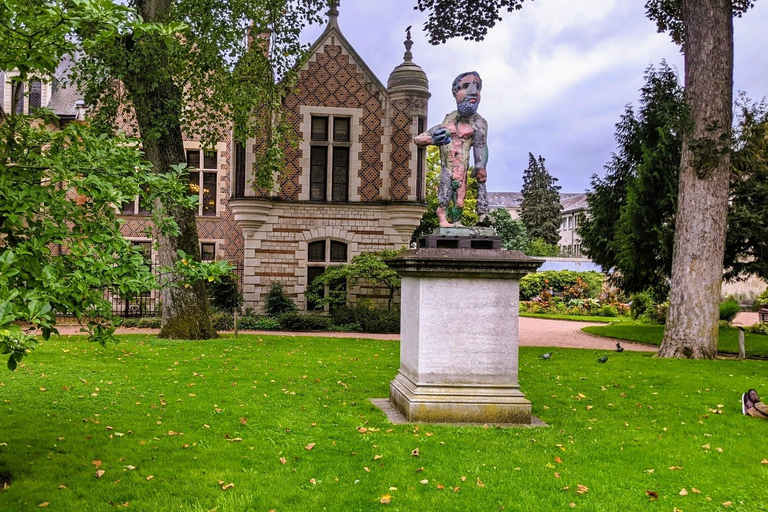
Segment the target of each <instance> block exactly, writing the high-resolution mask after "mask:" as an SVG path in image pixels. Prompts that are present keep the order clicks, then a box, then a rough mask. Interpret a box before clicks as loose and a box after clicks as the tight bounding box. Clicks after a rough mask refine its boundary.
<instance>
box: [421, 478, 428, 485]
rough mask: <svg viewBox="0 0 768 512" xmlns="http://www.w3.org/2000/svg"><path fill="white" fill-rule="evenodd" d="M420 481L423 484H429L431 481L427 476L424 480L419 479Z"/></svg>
mask: <svg viewBox="0 0 768 512" xmlns="http://www.w3.org/2000/svg"><path fill="white" fill-rule="evenodd" d="M419 483H420V484H421V485H427V484H428V483H429V480H427V479H426V478H425V479H424V480H419Z"/></svg>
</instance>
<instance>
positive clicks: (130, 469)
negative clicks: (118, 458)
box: [123, 466, 136, 471]
mask: <svg viewBox="0 0 768 512" xmlns="http://www.w3.org/2000/svg"><path fill="white" fill-rule="evenodd" d="M123 467H124V468H125V469H127V470H128V471H133V470H134V469H136V466H123Z"/></svg>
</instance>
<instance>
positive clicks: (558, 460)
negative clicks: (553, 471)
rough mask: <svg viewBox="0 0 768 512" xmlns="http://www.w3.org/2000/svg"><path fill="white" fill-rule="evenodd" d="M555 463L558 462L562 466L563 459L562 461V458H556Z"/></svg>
mask: <svg viewBox="0 0 768 512" xmlns="http://www.w3.org/2000/svg"><path fill="white" fill-rule="evenodd" d="M555 462H557V463H558V464H562V463H563V459H561V458H560V457H555Z"/></svg>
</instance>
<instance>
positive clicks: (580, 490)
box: [576, 484, 589, 494]
mask: <svg viewBox="0 0 768 512" xmlns="http://www.w3.org/2000/svg"><path fill="white" fill-rule="evenodd" d="M588 492H589V487H587V486H586V485H581V484H577V485H576V494H586V493H588Z"/></svg>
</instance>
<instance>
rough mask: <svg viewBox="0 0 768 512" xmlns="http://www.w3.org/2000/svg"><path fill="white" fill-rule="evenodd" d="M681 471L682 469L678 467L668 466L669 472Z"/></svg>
mask: <svg viewBox="0 0 768 512" xmlns="http://www.w3.org/2000/svg"><path fill="white" fill-rule="evenodd" d="M681 469H683V468H681V467H680V466H669V470H670V471H679V470H681Z"/></svg>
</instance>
